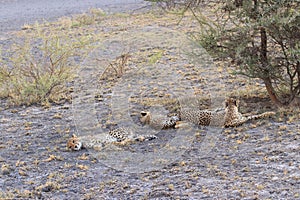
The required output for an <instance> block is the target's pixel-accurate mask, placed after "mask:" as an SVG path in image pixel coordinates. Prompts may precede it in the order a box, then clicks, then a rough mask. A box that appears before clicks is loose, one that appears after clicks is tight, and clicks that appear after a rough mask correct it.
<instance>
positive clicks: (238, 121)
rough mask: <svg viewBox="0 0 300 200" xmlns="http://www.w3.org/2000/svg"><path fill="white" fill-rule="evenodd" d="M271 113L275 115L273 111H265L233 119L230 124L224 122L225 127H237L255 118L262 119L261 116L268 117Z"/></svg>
mask: <svg viewBox="0 0 300 200" xmlns="http://www.w3.org/2000/svg"><path fill="white" fill-rule="evenodd" d="M273 115H275V112H265V113H262V114H258V115H251V116H248V117H243V118H242V119H236V120H233V121H232V122H231V123H230V124H226V125H225V127H237V126H240V125H242V124H244V123H246V122H248V121H251V120H255V119H263V118H267V117H270V116H273Z"/></svg>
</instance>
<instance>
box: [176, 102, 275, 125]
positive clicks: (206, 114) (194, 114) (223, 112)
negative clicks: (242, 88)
mask: <svg viewBox="0 0 300 200" xmlns="http://www.w3.org/2000/svg"><path fill="white" fill-rule="evenodd" d="M272 115H275V113H274V112H265V113H262V114H258V115H252V116H248V117H245V116H243V115H242V114H241V113H240V112H239V111H238V102H237V100H235V99H232V98H229V99H227V100H226V101H225V108H224V109H216V110H213V111H211V110H192V109H183V110H181V111H180V113H179V116H180V120H182V121H187V122H191V123H194V124H197V125H201V126H223V127H236V126H239V125H242V124H244V123H245V122H247V121H250V120H252V119H260V118H266V117H269V116H272ZM181 126H182V122H180V121H179V122H177V124H176V126H175V128H180V127H181Z"/></svg>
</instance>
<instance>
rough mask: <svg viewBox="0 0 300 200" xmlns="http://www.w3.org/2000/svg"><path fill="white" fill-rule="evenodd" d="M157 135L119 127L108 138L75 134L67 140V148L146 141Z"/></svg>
mask: <svg viewBox="0 0 300 200" xmlns="http://www.w3.org/2000/svg"><path fill="white" fill-rule="evenodd" d="M156 138H157V137H156V136H155V135H136V134H134V133H133V132H132V131H131V130H130V129H127V128H123V127H121V128H117V129H114V130H111V131H109V132H108V134H107V137H106V139H104V140H97V139H89V138H78V137H77V136H76V135H73V136H72V137H71V138H70V139H69V140H68V142H67V148H68V149H71V150H74V151H78V150H80V149H82V148H83V147H84V148H94V147H95V146H99V145H100V146H101V145H104V144H105V143H112V142H117V143H127V142H134V141H146V140H152V139H156Z"/></svg>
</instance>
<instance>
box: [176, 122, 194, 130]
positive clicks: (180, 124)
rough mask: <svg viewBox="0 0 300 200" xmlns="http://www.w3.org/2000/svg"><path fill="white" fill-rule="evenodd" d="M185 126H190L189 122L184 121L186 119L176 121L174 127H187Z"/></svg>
mask: <svg viewBox="0 0 300 200" xmlns="http://www.w3.org/2000/svg"><path fill="white" fill-rule="evenodd" d="M187 127H191V124H190V123H189V122H186V121H177V122H176V125H175V128H176V129H178V128H187Z"/></svg>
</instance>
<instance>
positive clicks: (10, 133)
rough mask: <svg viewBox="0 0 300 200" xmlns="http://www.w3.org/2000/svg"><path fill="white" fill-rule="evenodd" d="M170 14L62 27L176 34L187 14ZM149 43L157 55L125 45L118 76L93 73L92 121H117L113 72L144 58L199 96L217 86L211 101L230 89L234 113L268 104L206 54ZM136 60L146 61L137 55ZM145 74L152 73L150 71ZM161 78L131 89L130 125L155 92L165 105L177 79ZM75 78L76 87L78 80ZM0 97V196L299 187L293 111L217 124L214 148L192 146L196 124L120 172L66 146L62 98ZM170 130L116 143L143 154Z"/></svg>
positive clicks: (240, 195)
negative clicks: (236, 101) (39, 102)
mask: <svg viewBox="0 0 300 200" xmlns="http://www.w3.org/2000/svg"><path fill="white" fill-rule="evenodd" d="M177 19H178V18H177V17H176V16H174V15H164V14H162V13H159V12H150V13H144V14H138V15H127V14H126V15H113V16H105V17H102V18H101V20H96V23H95V24H91V25H84V26H82V27H79V28H77V29H76V31H75V29H72V30H73V31H74V32H76V33H74V32H73V33H72V34H73V36H76V34H91V33H93V34H95V35H97V37H98V38H110V39H116V38H117V36H116V37H114V36H115V35H119V34H122V33H123V32H124V31H129V30H141V29H142V28H144V27H146V28H147V27H149V26H151V27H164V28H168V29H171V30H177V31H181V32H192V31H196V29H197V26H196V22H195V21H193V20H191V19H190V18H189V17H188V16H187V17H185V18H184V19H183V21H182V22H181V23H180V25H179V26H177V24H176V23H177V22H178V21H177ZM62 24H65V25H68V24H67V22H66V21H60V22H58V23H57V24H52V25H51V26H50V27H52V28H51V30H52V31H62V32H64V31H65V32H66V34H67V30H66V29H65V28H64V27H63V25H62ZM47 28H48V27H46V28H45V29H47ZM157 30H159V29H157ZM33 31H34V30H24V31H23V32H20V33H17V34H20V35H22V34H28V35H30V34H33V33H32V32H33ZM174 42H175V41H174ZM112 44H113V43H112ZM145 44H146V43H145ZM163 45H164V44H162V46H163ZM159 47H160V46H158V50H164V51H165V53H164V54H163V55H162V56H160V55H159V53H158V52H159V51H157V49H155V50H153V49H151V48H147V46H146V47H145V48H144V49H141V48H133V50H131V51H132V52H134V53H133V54H132V56H133V57H132V58H131V61H130V62H128V65H127V66H125V72H124V74H125V75H124V76H122V77H121V78H117V77H113V76H111V77H110V78H111V80H107V79H104V80H103V79H101V77H99V76H95V80H97V82H95V84H96V85H97V87H96V88H98V90H97V93H96V94H95V95H94V96H93V95H92V98H94V102H93V103H92V105H94V106H95V115H96V116H97V117H96V121H97V122H98V123H99V128H102V129H105V130H109V129H110V128H112V127H115V126H116V125H118V124H115V122H118V120H116V117H117V116H114V113H113V112H112V109H111V100H112V99H113V98H115V97H114V96H113V95H114V93H113V92H114V91H119V90H116V85H117V84H118V83H119V82H120V80H128V79H124V77H126V75H128V74H131V73H133V72H135V71H136V68H135V67H136V66H144V64H145V63H148V65H149V68H151V65H150V64H149V63H154V62H155V65H158V66H167V67H172V69H174V70H172V71H174V72H175V74H179V75H180V77H181V78H182V79H180V80H181V81H182V83H185V81H186V82H188V83H189V88H192V89H193V91H194V93H195V94H197V95H199V96H202V98H203V99H208V93H209V92H210V91H217V92H218V93H217V92H216V93H214V94H220V96H214V97H215V99H217V100H218V99H220V102H221V100H222V99H223V98H224V97H225V96H230V95H233V96H238V97H239V98H240V100H241V112H242V113H248V112H251V113H257V112H262V111H267V110H274V108H273V107H272V106H270V102H268V99H267V98H266V97H265V96H264V94H265V92H264V88H263V86H262V85H261V84H259V83H254V81H253V80H251V81H249V80H247V79H243V78H242V77H236V76H233V75H231V74H230V73H229V72H230V71H231V70H232V69H230V68H227V67H226V65H225V64H224V63H223V62H217V61H216V62H215V63H216V66H215V67H214V68H213V69H211V68H205V67H204V66H208V67H210V66H209V65H203V66H202V67H199V66H197V65H195V64H194V63H195V62H192V61H189V60H187V59H183V58H181V57H178V55H180V54H178V53H177V54H176V51H175V50H174V49H176V48H172V46H169V48H161V49H159ZM110 50H111V51H110V52H108V53H107V54H108V55H114V54H111V52H112V51H114V50H117V51H119V49H118V46H117V45H116V49H114V48H112V49H110ZM121 50H122V49H121ZM125 50H126V49H125ZM120 52H121V53H122V51H120ZM153 55H155V56H153ZM145 58H152V59H150V60H149V59H146V60H143V59H145ZM112 59H115V57H112ZM150 61H151V62H150ZM196 63H197V62H196ZM104 67H105V66H104ZM101 69H102V68H101ZM142 69H145V68H144V67H143V68H142ZM208 69H210V70H211V71H208ZM111 73H113V71H111ZM145 73H150V75H148V76H147V77H152V76H151V71H147V72H146V71H145ZM100 75H101V73H100ZM108 77H109V76H108ZM153 77H155V76H154V75H153ZM122 78H123V79H122ZM150 80H151V79H150ZM164 80H165V81H166V85H168V84H169V86H170V87H166V90H165V88H164V87H159V86H160V85H159V84H158V83H159V82H158V81H156V80H152V82H151V85H150V84H149V83H148V85H147V84H146V85H142V86H141V89H140V90H138V91H134V92H131V96H130V97H131V98H130V99H131V101H130V103H129V105H130V107H129V111H130V112H129V116H130V117H131V119H132V120H133V121H134V122H135V123H136V124H139V123H138V112H139V111H140V110H144V109H148V108H151V107H152V106H153V104H154V105H155V104H156V103H157V101H155V99H160V100H161V101H160V103H161V104H162V105H163V107H164V108H165V109H166V110H167V111H169V112H172V111H174V110H172V106H171V105H172V104H173V102H174V101H163V100H164V99H172V95H171V96H170V95H168V94H172V92H171V89H173V88H177V87H176V84H175V85H174V81H173V80H172V79H164ZM175 83H176V82H175ZM161 85H164V84H161ZM182 85H183V88H177V89H179V90H180V89H181V90H183V91H185V90H186V88H184V87H185V86H186V85H185V84H182ZM78 86H79V88H80V84H79V85H78ZM82 88H84V86H82ZM119 88H122V87H121V86H120V87H119ZM170 88H171V89H170ZM75 98H76V96H75ZM173 99H176V98H175V97H174V98H173ZM215 99H213V100H212V102H213V101H214V100H215ZM199 102H200V103H199ZM199 102H198V104H195V105H196V106H198V105H200V106H203V107H209V106H210V105H212V104H213V105H215V103H214V102H213V103H206V105H202V103H201V101H199ZM1 103H2V104H1V105H3V106H2V107H1V111H0V112H1V118H0V127H1V135H0V137H1V140H0V141H1V142H0V164H1V173H0V177H1V179H0V183H1V185H2V187H1V190H0V197H1V198H3V199H16V198H24V199H26V198H27V199H30V198H41V199H202V198H208V199H211V198H217V199H273V198H274V199H277V198H278V199H296V198H299V195H300V190H299V187H298V186H299V180H300V173H299V169H300V156H299V151H300V146H299V144H300V143H299V136H300V135H299V134H300V126H299V121H298V119H299V113H293V114H285V113H283V112H278V114H277V115H276V116H275V117H274V118H272V119H267V120H260V121H257V122H250V123H247V124H245V125H243V126H241V127H238V128H228V129H224V130H220V132H217V134H216V135H215V137H214V138H215V141H214V142H213V144H214V146H213V147H211V148H209V150H207V151H204V150H203V148H202V147H203V146H205V145H206V144H204V143H205V142H208V140H206V139H207V136H208V135H210V134H212V133H213V131H214V129H212V128H210V127H203V128H201V127H200V128H197V131H196V132H194V133H193V134H192V137H193V140H192V141H191V145H190V147H189V148H188V149H187V150H186V151H185V152H184V153H183V155H181V156H178V158H177V159H176V160H174V161H173V162H170V163H167V164H166V165H164V166H163V167H162V168H160V169H158V170H155V171H147V172H141V173H128V172H124V171H122V170H115V169H114V168H111V167H108V166H106V165H104V164H103V162H102V161H101V160H96V159H94V158H93V154H92V153H91V151H89V150H86V149H85V150H82V151H78V152H70V151H67V150H66V148H65V145H66V141H67V138H68V137H69V136H70V135H71V134H72V133H77V132H78V127H76V126H75V125H77V126H78V124H76V123H74V110H73V109H72V104H70V103H68V102H66V103H63V104H61V105H53V106H51V107H50V108H43V107H38V106H30V107H15V108H8V107H6V106H5V105H6V102H5V101H4V100H2V102H1ZM196 103H197V102H196ZM217 103H219V100H218V102H217ZM221 103H222V102H221ZM127 114H128V113H127ZM120 123H121V122H120ZM175 134H176V133H175V132H170V133H169V132H168V131H162V132H159V133H158V137H159V139H158V140H157V141H151V142H147V143H144V144H134V145H133V146H131V147H126V148H130V149H131V150H133V151H141V152H143V151H144V152H147V151H149V149H150V150H151V148H152V147H151V144H155V145H160V144H162V145H164V144H165V142H166V141H168V140H170V139H171V138H172V137H175V136H176V135H175ZM155 145H154V147H153V149H154V148H155ZM126 150H128V149H126Z"/></svg>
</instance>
